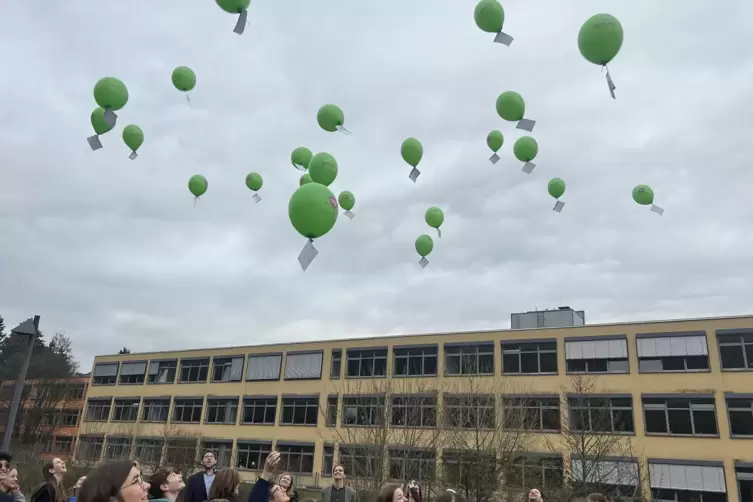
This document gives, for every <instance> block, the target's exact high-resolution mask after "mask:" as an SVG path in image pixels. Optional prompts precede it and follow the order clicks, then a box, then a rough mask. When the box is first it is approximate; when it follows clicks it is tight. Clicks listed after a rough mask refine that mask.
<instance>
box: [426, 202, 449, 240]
mask: <svg viewBox="0 0 753 502" xmlns="http://www.w3.org/2000/svg"><path fill="white" fill-rule="evenodd" d="M424 221H426V224H427V225H429V226H430V227H431V228H435V229H437V236H438V237H439V238H442V230H441V229H440V228H439V227H441V226H442V224H443V223H444V212H443V211H442V210H441V209H440V208H438V207H436V206H432V207H430V208H429V209H427V210H426V212H425V213H424Z"/></svg>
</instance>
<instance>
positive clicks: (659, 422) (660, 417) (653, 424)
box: [645, 410, 668, 434]
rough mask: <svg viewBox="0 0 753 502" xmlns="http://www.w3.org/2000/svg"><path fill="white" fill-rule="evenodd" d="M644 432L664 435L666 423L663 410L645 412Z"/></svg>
mask: <svg viewBox="0 0 753 502" xmlns="http://www.w3.org/2000/svg"><path fill="white" fill-rule="evenodd" d="M645 417H646V432H651V433H654V434H666V433H667V432H668V431H667V421H666V416H665V414H664V410H646V412H645Z"/></svg>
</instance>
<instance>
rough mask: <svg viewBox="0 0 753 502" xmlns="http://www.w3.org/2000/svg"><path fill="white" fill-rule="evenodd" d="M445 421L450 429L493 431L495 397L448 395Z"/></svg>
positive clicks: (445, 404)
mask: <svg viewBox="0 0 753 502" xmlns="http://www.w3.org/2000/svg"><path fill="white" fill-rule="evenodd" d="M443 407H444V411H445V420H446V423H447V424H448V425H450V427H453V428H458V429H493V428H494V425H495V423H496V420H495V415H494V396H486V395H473V394H469V395H460V396H458V395H455V396H453V395H446V396H445V397H444V406H443Z"/></svg>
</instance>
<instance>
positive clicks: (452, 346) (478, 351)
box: [443, 341, 497, 377]
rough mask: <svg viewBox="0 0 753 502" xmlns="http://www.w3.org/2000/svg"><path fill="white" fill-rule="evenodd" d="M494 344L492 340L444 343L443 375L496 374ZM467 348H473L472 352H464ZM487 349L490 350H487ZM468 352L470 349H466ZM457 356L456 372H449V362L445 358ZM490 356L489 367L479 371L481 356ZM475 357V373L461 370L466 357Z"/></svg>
mask: <svg viewBox="0 0 753 502" xmlns="http://www.w3.org/2000/svg"><path fill="white" fill-rule="evenodd" d="M495 346H496V344H495V343H494V342H491V341H490V342H471V343H445V344H444V347H443V349H444V371H443V373H444V376H446V377H470V376H494V375H496V364H497V363H496V361H495V357H496V354H495ZM448 349H449V351H448ZM468 349H474V350H473V352H472V353H465V352H466V351H467V350H468ZM487 349H488V350H489V351H490V352H487ZM455 351H457V352H458V354H455V353H454V352H455ZM468 352H470V351H468ZM456 356H457V357H458V368H459V371H458V373H450V372H449V370H448V369H449V368H450V366H451V365H450V364H448V363H447V359H448V358H450V357H452V358H455V357H456ZM487 356H491V368H490V371H488V372H482V371H481V366H482V365H481V358H482V357H487ZM471 357H473V358H475V360H476V362H475V366H476V372H475V373H470V372H469V373H465V372H463V361H464V360H466V358H471Z"/></svg>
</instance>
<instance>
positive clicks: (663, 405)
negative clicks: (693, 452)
mask: <svg viewBox="0 0 753 502" xmlns="http://www.w3.org/2000/svg"><path fill="white" fill-rule="evenodd" d="M643 413H644V416H645V422H646V434H668V435H670V436H717V435H719V429H718V428H717V424H716V408H715V406H714V398H713V397H709V398H686V397H682V396H681V395H678V396H677V397H676V398H675V397H672V398H649V397H644V398H643Z"/></svg>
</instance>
